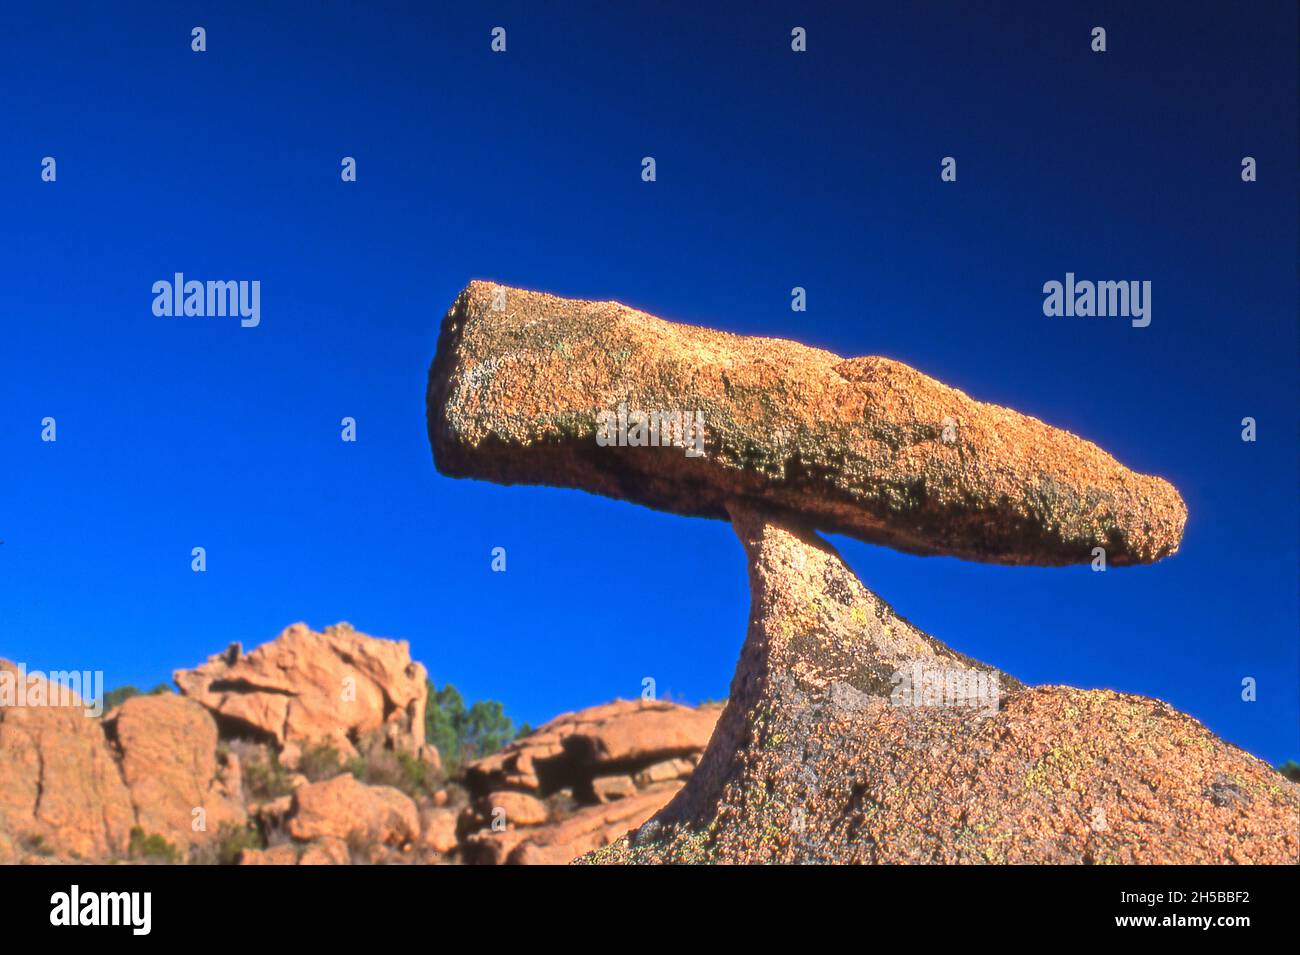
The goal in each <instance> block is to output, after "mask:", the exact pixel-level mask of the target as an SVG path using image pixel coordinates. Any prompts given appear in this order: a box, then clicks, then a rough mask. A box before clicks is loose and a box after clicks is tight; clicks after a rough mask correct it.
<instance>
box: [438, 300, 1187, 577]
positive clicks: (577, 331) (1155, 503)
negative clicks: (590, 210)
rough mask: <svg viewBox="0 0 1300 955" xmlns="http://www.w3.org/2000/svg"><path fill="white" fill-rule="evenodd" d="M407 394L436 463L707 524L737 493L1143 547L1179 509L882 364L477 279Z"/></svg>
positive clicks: (1024, 548)
mask: <svg viewBox="0 0 1300 955" xmlns="http://www.w3.org/2000/svg"><path fill="white" fill-rule="evenodd" d="M427 409H428V427H429V438H430V442H431V444H432V447H433V455H434V460H435V462H436V464H437V466H438V469H439V470H440V471H442V472H443V473H444V474H448V475H450V476H453V477H472V478H482V479H485V480H490V481H496V482H498V483H503V484H516V483H524V484H547V485H554V486H559V487H573V488H581V489H585V490H587V491H592V492H594V493H597V494H603V495H606V496H609V497H615V498H619V499H622V500H628V501H633V502H637V503H640V504H645V505H648V506H650V507H655V508H660V509H663V510H668V511H673V512H675V513H679V514H685V515H694V516H703V517H712V518H722V519H726V518H727V516H728V512H727V502H728V500H730V499H733V498H740V499H748V500H751V501H753V502H755V503H758V504H761V505H763V506H765V507H767V508H768V509H771V510H775V511H785V512H789V513H792V514H796V515H798V516H799V517H800V519H801V521H802V522H803V523H805V524H807V525H808V526H810V527H814V528H818V529H821V530H826V531H832V532H839V533H844V534H848V535H852V536H854V537H858V538H860V539H862V540H866V541H870V542H873V543H879V544H886V545H889V546H891V547H894V548H896V549H898V550H903V551H908V552H911V553H915V554H944V555H950V556H955V557H961V558H966V559H969V560H979V561H990V562H997V563H1008V564H1042V565H1061V564H1072V563H1086V562H1089V561H1091V560H1093V559H1094V556H1095V555H1094V553H1093V549H1094V548H1096V547H1102V548H1104V549H1105V551H1106V559H1107V561H1108V562H1109V563H1110V564H1112V565H1121V564H1132V563H1144V562H1150V561H1154V560H1157V559H1159V558H1161V557H1164V556H1167V555H1169V554H1172V553H1174V552H1175V551H1176V550H1177V549H1178V545H1179V542H1180V540H1181V538H1182V532H1183V524H1184V522H1185V520H1186V515H1187V511H1186V507H1185V505H1184V504H1183V501H1182V499H1181V498H1180V497H1179V495H1178V492H1177V491H1176V490H1175V489H1174V488H1173V487H1172V486H1171V485H1170V484H1168V483H1167V482H1166V481H1163V480H1161V479H1160V478H1156V477H1148V476H1145V475H1142V474H1137V473H1135V472H1133V471H1130V470H1129V469H1128V468H1126V467H1124V466H1123V465H1121V464H1120V463H1119V462H1117V461H1116V460H1115V459H1114V458H1112V457H1111V456H1110V455H1108V454H1107V453H1106V452H1104V451H1102V450H1101V449H1100V448H1098V447H1097V446H1096V445H1094V444H1092V443H1090V442H1088V441H1086V440H1084V439H1082V438H1079V437H1076V436H1075V435H1073V434H1070V433H1069V432H1067V431H1063V430H1060V429H1057V428H1053V427H1051V426H1049V425H1047V424H1044V423H1043V422H1041V421H1038V420H1037V419H1035V418H1031V417H1028V416H1026V415H1023V414H1019V413H1018V412H1015V411H1012V410H1010V409H1007V408H1002V407H999V406H997V405H992V404H985V403H982V402H979V401H976V400H974V399H972V398H970V397H968V396H967V395H965V394H963V393H962V392H960V391H958V390H957V389H955V388H950V387H948V386H946V385H944V384H942V383H940V382H938V381H935V380H934V379H933V378H929V377H927V376H926V375H924V374H922V373H920V372H918V371H916V370H914V369H912V368H910V367H908V366H907V365H904V364H901V363H900V362H897V361H892V360H890V359H888V358H880V357H864V358H849V359H845V358H842V357H840V356H839V355H835V354H833V353H831V352H828V351H823V350H821V349H817V348H810V347H807V346H805V345H801V344H798V343H796V342H790V341H783V340H780V339H773V338H755V337H746V336H741V335H732V334H727V333H725V332H720V331H713V330H710V329H706V328H698V327H693V326H689V325H681V324H676V323H673V322H668V321H664V320H662V319H659V318H655V317H653V316H651V315H647V314H645V313H644V312H639V311H637V310H635V309H632V308H629V307H627V306H625V305H621V304H619V303H617V302H586V301H576V300H570V299H562V298H557V297H555V296H552V295H545V294H542V293H538V292H529V291H524V290H521V289H513V288H504V287H501V286H494V285H492V284H490V283H486V282H472V283H470V285H469V286H468V287H467V288H466V289H465V290H464V291H463V292H461V294H460V296H459V297H458V298H457V299H456V302H455V303H454V304H453V305H452V307H451V309H450V311H448V313H447V315H446V317H445V318H444V320H443V323H442V329H441V333H440V335H439V339H438V351H437V355H436V357H435V359H434V362H433V365H432V367H431V368H430V371H429V385H428V395H427ZM664 445H668V446H664Z"/></svg>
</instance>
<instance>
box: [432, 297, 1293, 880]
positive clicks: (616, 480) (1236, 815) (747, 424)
mask: <svg viewBox="0 0 1300 955" xmlns="http://www.w3.org/2000/svg"><path fill="white" fill-rule="evenodd" d="M428 422H429V437H430V442H431V444H432V446H433V454H434V460H435V463H436V464H437V466H438V468H439V470H441V471H442V472H443V473H445V474H449V475H452V476H456V477H477V478H482V479H486V480H491V481H497V482H500V483H505V484H511V483H530V484H549V485H556V486H562V487H575V488H582V489H585V490H588V491H593V492H595V493H599V494H604V495H608V496H611V497H617V498H621V499H624V500H628V501H633V502H636V503H640V504H646V505H649V506H651V507H656V508H661V509H665V510H670V511H674V512H677V513H681V514H686V515H697V516H704V517H717V518H724V519H727V520H730V521H731V522H732V525H733V527H734V528H735V530H736V533H737V534H738V536H739V537H740V540H741V542H742V544H743V545H744V548H745V551H746V555H747V557H748V560H749V570H750V573H749V578H750V591H751V600H752V606H751V616H750V626H749V632H748V635H747V637H746V640H745V644H744V647H743V649H742V650H741V656H740V663H739V666H738V667H737V670H736V674H735V677H734V678H733V681H732V686H731V694H730V697H729V699H728V702H727V705H726V708H725V709H724V710H723V713H722V715H721V717H720V718H719V720H718V724H717V728H716V729H715V730H714V733H713V736H712V738H711V739H710V741H709V745H708V748H707V749H706V750H705V753H704V755H703V757H702V758H701V760H700V763H699V765H698V767H697V768H696V770H695V772H694V773H693V774H692V775H691V777H690V779H689V780H688V781H687V783H686V785H685V786H684V787H683V788H682V789H681V791H680V792H679V793H678V794H677V795H676V796H675V797H674V798H673V800H672V801H671V802H670V803H669V804H668V805H667V806H665V807H664V808H663V809H662V810H661V811H660V812H658V813H657V814H656V815H655V816H654V818H652V819H650V820H649V821H648V822H646V823H645V824H644V825H641V826H640V827H639V828H638V829H637V830H636V831H635V832H632V833H629V834H628V835H627V836H625V837H623V838H621V839H619V840H618V841H617V842H615V843H613V844H612V845H609V846H606V847H604V848H601V849H598V850H597V851H595V852H593V853H592V854H591V855H589V856H587V857H586V859H587V861H595V862H662V861H671V862H687V861H705V862H708V861H736V862H756V861H790V862H794V861H798V862H847V861H851V862H936V861H939V862H965V861H1007V862H1057V861H1060V862H1068V861H1078V862H1088V861H1093V862H1103V861H1166V862H1230V861H1242V862H1245V861H1254V862H1266V861H1291V862H1294V861H1296V858H1297V854H1298V853H1300V841H1298V839H1297V835H1296V833H1297V823H1298V822H1300V786H1296V785H1295V784H1293V783H1290V782H1288V781H1287V780H1285V779H1284V778H1283V777H1282V776H1280V775H1279V774H1277V773H1276V772H1274V771H1273V770H1272V769H1270V768H1269V767H1268V766H1267V765H1265V764H1264V763H1262V762H1260V761H1259V760H1256V759H1255V758H1254V757H1251V756H1249V755H1248V754H1246V753H1244V752H1242V751H1240V750H1237V749H1235V748H1233V747H1231V746H1228V745H1226V744H1224V743H1223V742H1222V741H1220V740H1219V739H1217V738H1216V737H1215V736H1214V735H1213V734H1211V733H1210V732H1209V731H1208V730H1206V729H1205V728H1204V727H1202V726H1201V725H1200V724H1198V723H1196V721H1195V720H1193V719H1191V718H1190V717H1187V716H1184V715H1183V714H1180V713H1178V712H1176V711H1174V710H1172V709H1171V708H1169V707H1168V706H1165V705H1164V704H1162V703H1159V702H1156V701H1153V700H1148V699H1144V698H1141V697H1133V696H1122V695H1120V694H1115V693H1109V692H1100V691H1094V692H1087V691H1081V690H1074V689H1070V688H1067V687H1037V688H1028V687H1025V686H1023V685H1022V684H1020V683H1019V682H1018V681H1017V680H1015V679H1014V678H1013V677H1010V676H1008V675H1007V674H1005V673H1002V672H1000V671H998V670H996V669H995V668H993V667H990V666H988V665H986V664H982V663H979V662H977V661H975V660H971V659H969V658H967V657H965V656H963V655H961V654H959V653H957V652H955V651H953V650H951V649H949V648H948V647H946V646H944V645H943V644H942V643H940V642H939V641H938V640H936V639H934V638H933V637H931V636H929V635H927V634H925V633H922V632H921V631H919V630H918V629H917V628H915V627H913V626H912V625H911V624H909V623H908V622H907V621H905V620H903V619H902V618H900V617H899V616H897V615H896V614H895V613H894V612H893V611H892V610H891V609H890V608H889V607H888V605H886V604H885V603H884V602H883V601H882V600H880V599H879V598H878V597H876V596H875V595H874V594H872V593H871V592H870V591H869V590H867V588H866V587H864V586H863V585H862V583H861V582H860V581H859V580H858V579H857V577H856V576H855V575H854V574H853V572H852V571H851V570H850V569H849V568H848V567H847V566H846V565H845V564H844V563H843V561H842V560H841V559H840V558H839V556H838V555H837V554H836V553H835V551H834V550H833V549H832V548H830V547H829V546H828V545H827V544H826V543H825V542H823V541H822V540H820V539H819V538H818V536H817V534H816V531H817V530H823V531H834V532H840V533H846V534H849V535H852V536H855V537H858V538H861V539H863V540H867V541H872V542H875V543H880V544H887V545H890V546H893V547H895V548H898V549H900V550H904V551H908V552H911V553H917V554H946V555H951V556H956V557H962V558H966V559H971V560H981V561H991V562H1001V563H1009V564H1044V565H1060V564H1070V563H1078V562H1085V561H1089V560H1091V559H1092V558H1093V549H1094V548H1096V547H1102V548H1104V549H1105V551H1106V557H1107V560H1108V562H1109V563H1110V564H1111V565H1122V564H1133V563H1143V562H1151V561H1155V560H1158V559H1159V558H1161V557H1164V556H1167V555H1169V554H1172V553H1174V552H1175V551H1176V550H1177V548H1178V544H1179V542H1180V540H1181V537H1182V529H1183V524H1184V521H1185V519H1186V508H1185V506H1184V505H1183V502H1182V499H1181V498H1180V497H1179V495H1178V492H1177V491H1175V490H1174V488H1173V487H1172V486H1170V485H1169V484H1168V483H1167V482H1165V481H1163V480H1161V479H1159V478H1155V477H1146V476H1143V475H1140V474H1136V473H1134V472H1132V471H1130V470H1128V469H1126V468H1124V467H1123V466H1122V465H1120V464H1119V463H1118V462H1116V461H1115V460H1114V459H1113V458H1112V457H1110V456H1109V455H1107V454H1106V453H1105V452H1104V451H1102V450H1101V449H1100V448H1098V447H1096V446H1095V445H1093V444H1090V443H1089V442H1087V441H1084V440H1083V439H1081V438H1078V437H1075V436H1074V435H1071V434H1069V433H1067V432H1065V431H1061V430H1058V429H1055V428H1052V427H1050V426H1048V425H1045V424H1043V423H1042V422H1040V421H1037V420H1035V419H1033V418H1029V417H1026V416H1024V415H1021V414H1018V413H1016V412H1014V411H1010V410H1008V409H1005V408H999V407H996V406H994V405H988V404H982V403H980V402H977V401H974V400H973V399H971V398H969V397H967V396H966V395H964V394H962V393H961V392H959V391H957V390H955V389H952V388H949V387H947V386H945V385H943V384H941V383H939V382H937V381H934V380H933V379H930V378H927V377H926V376H924V375H922V374H920V373H919V372H916V371H914V370H912V369H910V368H908V367H907V366H905V365H902V364H899V363H898V362H894V361H890V360H888V359H884V358H856V359H847V360H846V359H842V358H840V357H839V356H837V355H834V354H831V353H830V352H826V351H820V350H818V349H814V348H808V347H805V346H803V345H799V344H796V343H793V342H787V341H780V340H776V339H762V338H745V337H742V336H737V335H730V334H726V333H723V332H717V331H710V330H707V329H702V328H694V327H689V326H685V325H678V324H674V323H671V322H666V321H663V320H661V319H658V318H654V317H652V316H650V315H646V314H644V313H642V312H638V311H636V310H634V309H631V308H628V307H626V306H623V305H620V304H618V303H615V302H579V301H568V300H565V299H560V298H555V297H554V296H550V295H544V294H540V293H536V292H526V291H521V290H517V289H510V288H504V287H501V286H493V285H490V284H487V283H481V282H474V283H471V284H470V285H469V287H467V288H466V289H465V290H464V291H463V292H462V293H461V295H460V296H459V297H458V298H457V300H456V302H455V304H454V305H453V306H452V308H451V310H450V311H449V312H448V313H447V316H446V318H445V319H444V321H443V326H442V331H441V334H440V337H439V342H438V353H437V356H436V357H435V359H434V362H433V366H432V368H431V369H430V373H429V390H428ZM701 423H702V428H701ZM665 445H667V446H665ZM688 452H689V453H688Z"/></svg>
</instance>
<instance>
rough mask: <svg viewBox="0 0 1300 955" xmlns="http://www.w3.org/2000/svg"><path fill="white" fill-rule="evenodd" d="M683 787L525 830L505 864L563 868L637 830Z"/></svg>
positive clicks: (667, 786) (658, 789) (673, 785)
mask: <svg viewBox="0 0 1300 955" xmlns="http://www.w3.org/2000/svg"><path fill="white" fill-rule="evenodd" d="M681 788H682V783H680V782H669V783H659V784H657V785H655V786H652V787H650V788H649V789H646V790H643V791H641V792H638V793H636V794H635V795H629V796H628V797H627V798H625V799H618V800H616V801H614V802H611V803H608V804H604V805H597V806H588V807H586V808H584V809H580V810H578V811H577V812H575V813H574V814H573V815H571V816H569V817H568V818H566V819H564V820H563V821H561V822H557V823H554V824H552V825H549V826H538V827H537V828H534V829H526V830H524V831H523V833H522V838H521V839H519V840H518V841H517V842H516V843H515V845H514V846H513V847H512V848H511V850H510V852H509V853H508V854H507V856H506V861H507V862H508V863H509V864H511V865H564V864H566V863H568V862H571V861H573V860H574V859H576V858H578V856H580V855H582V854H583V853H584V852H590V851H592V850H593V849H598V848H600V847H601V846H606V845H609V844H610V843H611V842H613V841H614V840H616V839H618V838H619V837H621V836H623V835H624V834H625V833H626V832H627V831H628V830H629V829H635V828H636V827H637V826H639V825H641V824H642V823H644V822H645V821H646V820H647V819H649V818H650V817H651V816H653V815H654V814H655V812H656V811H657V810H659V809H660V808H662V807H663V805H664V804H665V803H666V802H668V800H670V799H672V798H673V796H674V795H676V794H677V792H678V791H680V790H681Z"/></svg>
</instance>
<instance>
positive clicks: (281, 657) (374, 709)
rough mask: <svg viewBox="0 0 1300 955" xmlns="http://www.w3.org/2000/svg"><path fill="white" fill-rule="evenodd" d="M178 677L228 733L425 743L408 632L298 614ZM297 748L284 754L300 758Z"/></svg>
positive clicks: (420, 671) (282, 739)
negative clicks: (315, 623)
mask: <svg viewBox="0 0 1300 955" xmlns="http://www.w3.org/2000/svg"><path fill="white" fill-rule="evenodd" d="M175 680H176V685H177V686H179V687H180V689H181V692H182V693H183V694H185V695H186V696H188V697H190V698H192V699H194V700H197V701H198V702H199V703H202V704H203V705H204V706H206V707H207V708H208V709H209V710H211V711H212V712H213V713H214V714H215V715H216V717H217V720H218V721H219V722H220V723H222V724H224V725H225V726H226V727H228V728H229V730H230V731H231V732H232V733H234V734H239V733H242V732H249V733H251V734H252V735H254V736H256V737H261V738H267V739H269V740H270V741H272V742H274V743H275V744H276V745H277V747H283V746H284V744H286V743H290V742H292V743H298V744H310V743H320V742H329V743H330V744H331V745H333V746H334V747H335V748H336V749H337V750H338V751H339V752H342V753H353V752H355V751H354V749H353V747H352V741H355V740H357V739H360V738H361V737H363V736H367V735H369V734H382V736H383V737H384V740H385V741H386V742H387V744H388V745H390V746H391V747H392V748H394V749H401V750H403V751H405V752H409V753H412V754H413V755H419V754H422V753H423V752H424V708H425V697H426V695H427V692H428V688H427V684H426V679H425V670H424V667H423V666H421V665H420V664H419V663H415V662H413V661H412V660H411V655H410V647H409V645H408V644H407V643H406V641H404V640H402V641H398V640H381V639H377V638H375V637H369V636H366V635H365V634H362V633H357V632H356V631H355V630H353V629H352V627H351V626H350V625H348V624H346V623H340V624H337V625H335V626H333V627H327V628H326V629H325V632H324V633H316V632H314V631H313V630H311V629H310V628H309V627H307V625H306V624H302V623H296V624H294V625H293V626H291V627H289V628H288V629H286V630H285V631H284V632H283V633H281V634H280V636H278V637H277V638H276V639H275V640H273V641H271V642H270V643H265V644H263V645H262V646H260V647H258V648H257V649H255V650H254V651H253V652H252V653H249V654H247V655H245V654H244V653H243V652H242V651H241V650H240V647H239V644H233V645H232V646H231V647H230V648H229V649H227V650H226V652H225V653H221V654H217V655H216V656H213V657H210V658H209V659H208V662H207V663H205V664H203V665H202V666H200V667H197V668H195V669H193V670H178V671H176V674H175ZM300 756H301V750H298V749H297V748H296V747H295V748H294V751H292V752H291V754H290V760H291V762H293V763H294V764H295V765H296V760H297V758H300Z"/></svg>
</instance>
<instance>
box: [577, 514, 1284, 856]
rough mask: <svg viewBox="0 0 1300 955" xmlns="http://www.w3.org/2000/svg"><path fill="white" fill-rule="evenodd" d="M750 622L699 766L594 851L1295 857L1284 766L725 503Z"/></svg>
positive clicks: (767, 518) (805, 534) (800, 531)
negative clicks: (910, 612) (1008, 667)
mask: <svg viewBox="0 0 1300 955" xmlns="http://www.w3.org/2000/svg"><path fill="white" fill-rule="evenodd" d="M733 512H734V520H733V523H734V526H735V528H736V532H737V534H738V535H739V537H740V539H741V541H742V543H743V544H744V547H745V551H746V555H747V557H748V559H749V575H750V586H751V590H752V600H753V605H752V609H751V620H750V629H749V633H748V635H747V638H746V641H745V645H744V649H743V650H742V652H741V658H740V664H739V666H738V668H737V671H736V675H735V678H734V679H733V681H732V688H731V697H730V700H729V701H728V704H727V709H726V711H725V712H724V713H723V716H722V719H721V720H720V721H719V724H718V729H717V732H716V733H715V734H714V738H713V741H712V743H711V744H710V746H709V749H708V751H707V752H706V753H705V755H704V758H703V760H702V761H701V763H700V765H699V768H698V769H697V770H696V772H695V774H694V775H693V776H692V777H691V779H690V781H689V782H688V783H687V785H686V787H685V789H684V790H683V791H682V792H681V793H680V794H679V795H678V796H677V798H676V799H674V800H673V802H671V803H670V804H669V805H668V806H667V807H665V809H664V810H663V811H661V812H660V813H659V814H658V815H657V816H656V817H655V818H654V819H652V820H651V821H649V822H648V823H646V824H645V825H643V826H642V827H640V828H639V829H638V830H636V831H635V832H633V833H631V834H629V835H628V836H627V837H626V838H623V839H620V840H619V841H618V842H616V843H614V844H613V845H611V846H609V847H607V848H605V849H602V850H599V851H597V852H595V853H593V854H592V855H590V856H588V857H587V858H586V860H585V861H591V862H604V863H615V862H618V863H626V862H636V863H662V862H791V863H803V862H853V863H900V862H906V863H936V862H937V863H972V862H1007V863H1044V862H1047V863H1058V862H1059V863H1070V862H1073V863H1103V862H1105V863H1110V862H1119V863H1167V862H1173V863H1222V862H1283V863H1286V862H1289V863H1294V862H1296V861H1297V859H1298V858H1300V836H1298V833H1300V786H1296V785H1295V784H1293V783H1290V782H1288V781H1287V780H1285V779H1284V778H1283V777H1282V776H1281V775H1280V774H1278V773H1277V772H1275V771H1274V770H1272V769H1270V768H1269V767H1268V766H1267V765H1266V764H1264V763H1262V762H1260V761H1259V760H1257V759H1255V758H1254V757H1252V756H1250V755H1248V754H1246V753H1244V752H1242V751H1241V750H1239V749H1236V748H1235V747H1232V746H1229V745H1227V744H1225V743H1224V742H1222V741H1221V740H1219V739H1218V738H1217V737H1216V736H1214V734H1212V733H1210V732H1209V731H1208V730H1206V729H1205V727H1203V726H1202V725H1201V724H1199V723H1198V722H1196V720H1194V719H1192V718H1191V717H1189V716H1186V715H1184V714H1182V713H1179V712H1177V711H1176V710H1174V709H1172V708H1171V707H1169V706H1167V705H1165V704H1163V703H1160V702H1158V701H1155V700H1150V699H1146V698H1143V697H1138V696H1129V695H1124V694H1118V693H1113V692H1109V691H1100V690H1093V691H1086V690H1076V689H1071V688H1068V687H1034V688H1026V687H1024V686H1022V685H1021V684H1020V683H1019V682H1018V681H1016V680H1014V679H1013V678H1011V677H1009V676H1007V675H1006V674H1003V673H1000V672H998V671H997V670H995V669H993V668H991V667H987V666H985V665H983V664H979V663H976V662H974V661H972V660H969V659H968V658H965V657H962V656H960V655H958V654H956V653H954V652H953V651H951V650H949V649H947V648H946V647H944V646H943V645H942V644H940V643H939V642H938V641H936V640H935V639H934V638H933V637H929V636H927V635H926V634H923V633H921V632H920V631H918V630H917V629H916V628H915V627H913V626H912V625H910V624H909V623H907V622H906V621H905V620H903V619H902V618H900V617H899V616H898V615H897V614H895V613H894V612H893V611H892V610H891V609H890V608H889V607H888V606H887V605H886V604H885V603H884V602H883V601H881V600H880V599H879V598H878V597H876V596H875V595H874V594H872V593H870V591H868V590H867V589H866V588H865V587H864V586H863V585H862V584H861V583H860V582H859V581H858V580H857V578H856V577H855V576H854V575H853V573H852V571H850V570H849V569H848V568H847V567H846V566H845V565H844V564H843V562H842V560H841V559H840V558H839V557H838V555H837V554H836V553H835V551H834V550H833V549H832V548H831V547H829V546H828V545H827V544H825V543H824V542H822V541H820V540H819V539H818V538H817V537H816V536H815V535H814V534H812V533H811V532H810V531H808V530H807V529H806V528H800V527H797V526H792V525H790V524H789V523H787V522H786V521H785V519H780V520H778V519H774V518H772V516H771V515H767V514H764V513H762V512H760V511H756V510H754V509H752V508H747V507H744V506H741V505H733Z"/></svg>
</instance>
